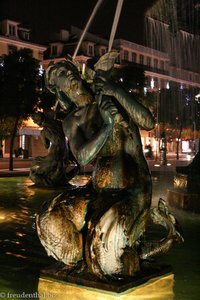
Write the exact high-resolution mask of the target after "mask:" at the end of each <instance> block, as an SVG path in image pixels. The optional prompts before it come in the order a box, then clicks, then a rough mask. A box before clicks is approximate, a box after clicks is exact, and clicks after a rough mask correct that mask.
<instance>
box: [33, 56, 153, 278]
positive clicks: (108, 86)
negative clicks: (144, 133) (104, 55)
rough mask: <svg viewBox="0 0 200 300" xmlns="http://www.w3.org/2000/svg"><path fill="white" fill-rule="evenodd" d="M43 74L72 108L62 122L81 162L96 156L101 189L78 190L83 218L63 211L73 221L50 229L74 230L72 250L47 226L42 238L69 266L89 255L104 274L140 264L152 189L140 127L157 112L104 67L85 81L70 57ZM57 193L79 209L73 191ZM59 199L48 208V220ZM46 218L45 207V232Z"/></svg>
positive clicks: (91, 265)
mask: <svg viewBox="0 0 200 300" xmlns="http://www.w3.org/2000/svg"><path fill="white" fill-rule="evenodd" d="M103 65H104V64H103ZM103 68H104V67H103ZM46 78H47V86H48V87H49V89H50V90H51V91H53V92H54V93H56V94H57V96H58V98H59V102H60V105H61V106H62V107H63V108H65V109H66V110H68V113H67V116H66V118H65V119H64V120H63V130H64V133H65V135H66V136H67V138H68V140H69V145H70V148H71V150H72V153H73V155H74V156H75V158H76V160H77V161H78V163H80V165H83V166H84V165H87V164H88V163H91V162H95V165H94V170H93V174H92V183H93V190H94V191H95V192H96V194H95V197H94V198H93V199H92V198H91V199H88V195H87V197H86V198H87V201H82V200H83V199H80V195H78V196H77V198H76V199H80V200H79V203H80V209H79V212H80V211H82V214H81V217H80V220H79V225H80V223H81V224H82V225H81V226H78V227H77V226H76V222H77V218H74V217H73V218H72V216H71V215H68V213H66V215H65V219H64V221H65V222H69V224H70V226H72V224H73V226H72V229H70V230H69V226H68V230H69V232H68V233H66V231H65V233H63V228H62V227H60V228H58V226H57V232H51V236H55V237H56V238H57V239H58V237H59V236H60V237H61V238H62V239H64V240H66V239H67V236H70V237H71V240H72V241H73V240H74V247H73V251H72V247H71V248H69V247H68V246H66V247H65V249H66V251H65V249H64V246H63V245H64V243H63V245H62V249H61V246H59V247H58V251H57V252H55V251H56V250H55V247H51V245H49V239H48V232H47V233H45V234H44V232H43V233H42V236H43V244H45V247H46V249H48V250H49V249H51V251H52V250H53V255H54V257H57V259H59V260H61V261H64V262H65V264H66V265H67V264H68V266H67V269H69V268H70V267H72V268H73V267H74V266H75V265H76V264H77V263H78V261H80V260H84V261H86V264H87V267H88V269H89V271H90V272H92V273H93V274H95V275H97V276H98V277H100V278H105V277H111V278H124V277H126V276H132V275H134V274H135V272H137V271H138V270H139V269H140V259H139V254H138V245H139V240H140V237H141V236H142V234H143V232H144V230H145V226H146V220H147V216H148V214H149V210H150V206H151V197H152V183H151V176H150V172H149V169H148V165H147V162H146V160H145V158H144V155H143V151H142V143H141V138H140V133H139V128H140V127H141V128H143V129H146V130H151V129H153V128H154V119H153V117H152V115H151V113H150V111H149V110H148V109H147V108H146V107H144V106H143V105H142V104H141V103H139V102H138V101H137V100H136V99H135V98H134V97H133V96H132V95H131V94H129V93H127V92H126V91H124V90H123V89H122V88H121V87H120V86H119V85H117V84H116V83H115V82H113V81H111V80H110V79H109V76H108V73H107V70H101V72H97V74H96V77H95V78H94V83H93V86H90V87H88V86H86V84H85V82H84V81H83V80H82V79H81V75H80V73H79V70H78V69H77V68H76V65H75V64H74V63H73V61H71V60H66V61H62V62H59V63H56V64H54V65H51V66H49V68H48V69H47V71H46ZM73 199H74V198H73ZM59 201H60V203H61V205H63V202H64V201H65V203H66V207H70V208H71V207H73V205H74V208H75V209H74V210H77V202H76V203H75V202H74V204H72V200H70V197H69V195H66V196H61V197H60V198H59ZM59 201H55V202H54V204H53V205H51V209H50V210H48V211H49V212H51V213H50V218H51V221H50V223H51V227H52V222H54V221H53V218H52V216H53V215H54V214H55V220H56V218H57V215H58V214H57V213H56V211H57V210H58V207H59ZM73 201H75V200H73ZM55 203H56V204H55ZM83 203H85V204H83ZM54 208H55V209H54ZM62 212H63V209H62V211H61V210H60V215H61V214H62ZM74 216H75V213H74ZM61 218H63V216H62V217H61ZM46 219H47V214H46V213H44V214H43V215H42V217H38V222H37V224H38V225H37V227H38V228H39V232H40V233H41V229H43V228H42V227H43V224H44V223H45V222H46ZM55 222H56V221H55ZM56 224H57V223H55V226H56ZM46 227H47V226H46ZM78 228H79V229H78ZM64 234H66V236H65V238H63V236H64ZM44 237H45V243H44ZM72 237H73V238H72ZM83 249H84V251H83ZM61 250H62V251H61ZM63 253H65V255H63ZM75 254H76V255H75ZM67 258H68V259H69V258H70V260H68V259H67Z"/></svg>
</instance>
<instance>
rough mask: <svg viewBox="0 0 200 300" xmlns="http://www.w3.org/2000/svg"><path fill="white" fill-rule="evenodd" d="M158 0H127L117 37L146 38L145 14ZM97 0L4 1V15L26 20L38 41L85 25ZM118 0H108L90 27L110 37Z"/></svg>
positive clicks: (1, 3)
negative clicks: (61, 31) (144, 35)
mask: <svg viewBox="0 0 200 300" xmlns="http://www.w3.org/2000/svg"><path fill="white" fill-rule="evenodd" d="M153 2H155V1H153V0H152V1H151V0H124V4H123V8H122V12H121V16H120V21H119V24H118V30H117V33H116V37H118V38H123V39H127V40H130V41H134V42H140V41H142V39H143V33H142V32H143V15H144V12H145V10H146V9H147V8H148V7H149V6H150V5H151V4H152V3H153ZM96 3H97V0H53V1H52V0H0V17H1V19H2V18H10V19H14V20H16V21H19V22H22V23H23V24H24V25H27V27H30V28H31V29H32V37H33V39H34V40H37V41H38V42H40V43H42V42H46V41H48V40H49V36H50V33H51V32H52V31H56V30H59V29H62V28H63V29H68V28H69V26H70V25H74V26H77V27H79V28H82V29H83V28H84V26H85V24H86V23H87V21H88V19H89V16H90V15H91V12H92V10H93V8H94V6H95V4H96ZM116 4H117V0H104V3H103V4H102V6H101V7H100V9H99V10H98V12H97V14H96V16H95V19H94V21H93V23H92V25H91V27H90V29H89V31H90V32H93V33H95V34H100V35H101V36H102V37H106V38H109V35H110V31H111V27H112V22H113V17H114V13H115V8H116Z"/></svg>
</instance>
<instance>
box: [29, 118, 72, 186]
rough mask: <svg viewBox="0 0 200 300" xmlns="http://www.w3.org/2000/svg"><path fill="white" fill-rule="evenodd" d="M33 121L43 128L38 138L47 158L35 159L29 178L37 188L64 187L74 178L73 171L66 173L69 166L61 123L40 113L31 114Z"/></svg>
mask: <svg viewBox="0 0 200 300" xmlns="http://www.w3.org/2000/svg"><path fill="white" fill-rule="evenodd" d="M33 121H34V122H35V123H37V124H38V125H39V126H41V127H43V129H42V130H41V133H40V138H41V140H42V143H43V145H44V147H45V148H46V149H48V154H47V156H38V157H36V158H35V159H34V160H33V162H32V166H31V168H30V174H29V176H30V178H31V180H32V181H33V182H34V183H35V184H36V185H37V186H45V187H54V186H58V185H59V186H62V185H63V186H66V185H67V183H68V181H69V180H70V179H71V178H72V177H73V176H74V174H75V172H74V170H72V171H70V172H69V173H67V171H66V168H67V166H68V164H69V148H68V145H67V142H66V138H65V135H64V132H63V129H62V123H61V122H60V121H59V120H55V119H54V118H53V117H52V116H50V114H49V115H45V114H44V113H42V112H37V113H34V114H33Z"/></svg>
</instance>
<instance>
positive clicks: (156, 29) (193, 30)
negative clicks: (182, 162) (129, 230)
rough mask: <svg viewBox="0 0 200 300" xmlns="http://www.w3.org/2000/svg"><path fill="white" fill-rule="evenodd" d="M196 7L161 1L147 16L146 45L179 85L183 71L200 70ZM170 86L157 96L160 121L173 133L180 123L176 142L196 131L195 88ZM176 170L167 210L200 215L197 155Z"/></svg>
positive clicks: (193, 2)
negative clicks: (162, 57)
mask: <svg viewBox="0 0 200 300" xmlns="http://www.w3.org/2000/svg"><path fill="white" fill-rule="evenodd" d="M196 5H197V4H196V2H195V1H193V0H190V1H179V0H170V1H165V0H161V1H157V2H156V3H155V5H154V6H153V7H152V8H151V9H149V11H148V12H147V16H146V24H147V26H146V29H147V33H146V37H147V39H146V43H147V45H148V46H150V47H151V48H153V49H157V50H160V51H163V52H166V53H168V56H169V61H170V68H169V70H168V74H167V75H169V76H170V75H171V76H172V77H173V75H176V77H178V78H180V80H181V81H182V82H184V81H189V80H190V78H188V76H187V77H186V76H183V75H182V74H181V73H184V70H191V71H192V72H193V73H195V72H197V73H198V72H199V71H198V70H199V67H200V56H199V27H198V23H197V18H198V13H197V8H198V6H196ZM197 82H198V80H197ZM170 85H171V87H170V91H169V92H166V90H165V89H163V88H162V89H161V90H160V92H159V93H160V101H161V104H160V105H161V106H163V110H160V115H159V118H160V120H161V122H163V123H165V122H166V123H167V122H169V123H171V124H172V126H174V127H176V129H178V128H177V126H178V124H177V122H176V121H175V120H179V123H180V124H179V126H180V128H179V131H180V133H179V136H178V137H177V140H178V141H179V139H180V137H181V132H182V128H183V127H189V126H191V124H192V126H193V124H194V126H195V127H196V123H195V120H196V119H195V111H196V110H197V108H196V103H197V101H198V95H195V94H196V93H197V91H198V88H195V87H192V88H191V89H190V91H189V88H187V87H185V88H184V87H183V84H182V83H181V82H180V84H179V86H178V84H175V83H173V82H172V83H170ZM165 94H166V95H167V96H165ZM170 99H172V101H171V103H170V105H169V106H170V109H169V110H168V109H167V106H168V104H167V103H169V102H170ZM174 99H176V101H174ZM191 116H192V117H191ZM191 120H192V121H191ZM175 122H176V123H175ZM194 136H195V128H194ZM178 147H179V142H177V159H178ZM176 170H177V174H176V175H175V176H174V188H173V189H171V190H169V191H168V195H167V201H168V203H169V204H170V206H175V207H177V208H182V209H188V210H192V211H195V212H199V210H200V206H199V201H198V199H199V193H200V190H199V175H200V165H199V153H197V154H196V157H195V158H194V160H193V162H192V163H191V164H190V165H189V166H185V167H177V169H176Z"/></svg>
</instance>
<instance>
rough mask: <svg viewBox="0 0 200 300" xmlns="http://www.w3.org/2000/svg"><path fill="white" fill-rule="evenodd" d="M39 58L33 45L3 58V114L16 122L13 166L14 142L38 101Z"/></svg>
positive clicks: (0, 87)
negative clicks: (22, 122) (18, 131)
mask: <svg viewBox="0 0 200 300" xmlns="http://www.w3.org/2000/svg"><path fill="white" fill-rule="evenodd" d="M38 71H39V62H38V61H37V60H36V59H34V58H33V57H32V52H31V51H30V50H29V49H22V50H19V51H16V52H14V53H12V54H9V55H4V56H3V57H2V58H1V61H0V117H1V118H5V117H6V118H7V117H11V118H13V120H14V122H13V123H14V125H13V129H12V134H11V143H10V165H9V169H10V170H13V157H12V154H13V146H14V139H15V136H16V133H17V129H18V126H19V124H20V123H21V120H24V119H27V118H28V117H29V116H30V115H31V114H32V113H33V111H34V110H35V108H36V106H37V103H38V89H37V87H38V83H39V81H40V76H39V72H38Z"/></svg>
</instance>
